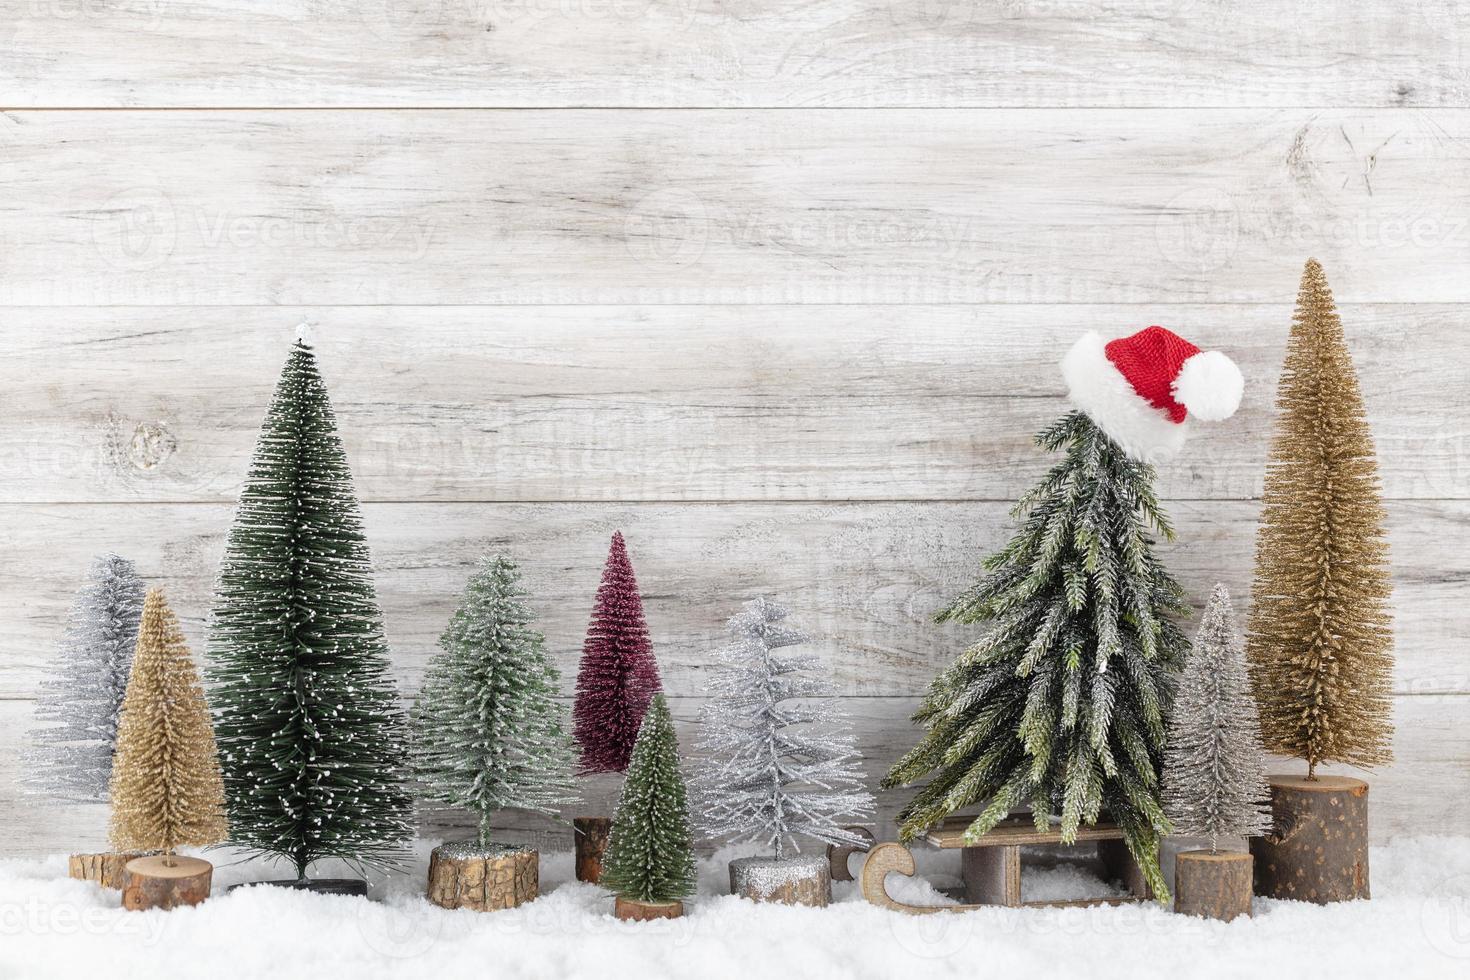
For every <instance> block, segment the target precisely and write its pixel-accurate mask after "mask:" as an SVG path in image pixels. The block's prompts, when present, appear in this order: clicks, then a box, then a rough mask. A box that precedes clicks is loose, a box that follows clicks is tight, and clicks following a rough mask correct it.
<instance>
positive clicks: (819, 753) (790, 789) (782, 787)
mask: <svg viewBox="0 0 1470 980" xmlns="http://www.w3.org/2000/svg"><path fill="white" fill-rule="evenodd" d="M786 615H787V611H786V610H785V609H784V608H782V607H781V606H778V605H776V604H775V603H773V602H771V601H769V600H767V599H764V598H760V599H755V600H753V601H751V602H747V603H746V604H745V607H744V609H743V610H742V611H741V612H740V613H739V614H737V615H735V616H733V617H731V619H730V621H729V629H730V632H731V634H732V635H733V637H734V641H733V642H732V643H731V644H730V645H729V646H727V647H725V648H724V649H723V650H721V651H720V653H719V654H718V656H719V659H720V660H721V662H722V666H721V667H719V668H718V669H717V670H716V671H715V672H714V675H713V677H712V678H711V680H710V683H709V687H708V694H709V698H710V699H709V701H707V702H706V703H705V706H704V710H703V712H702V715H701V719H700V720H701V732H700V740H699V746H700V748H701V749H702V750H703V752H704V754H705V756H706V761H705V762H704V764H703V766H702V767H701V768H700V770H699V772H698V774H697V775H696V776H695V778H694V781H693V784H694V788H695V791H696V793H697V799H698V800H699V804H700V810H701V811H702V815H703V823H704V829H705V831H706V832H708V833H709V834H710V835H712V836H716V837H729V838H731V839H732V840H737V841H739V840H756V841H759V842H761V843H762V844H764V845H765V846H768V847H771V848H773V849H774V852H775V857H776V858H777V859H778V860H779V859H782V858H785V857H786V856H787V852H788V848H789V849H791V850H800V847H799V846H798V845H797V844H796V842H795V838H797V837H807V838H811V839H814V840H817V841H821V842H823V843H831V844H861V843H864V841H863V839H861V838H859V837H857V836H856V835H854V834H852V833H851V832H849V831H846V830H843V829H842V827H841V826H840V823H839V821H841V820H843V819H844V818H846V819H851V818H857V817H863V816H866V815H867V814H870V813H871V812H872V810H873V797H872V794H870V793H869V792H868V791H867V789H865V788H864V786H863V773H862V770H861V769H860V768H859V766H858V752H857V748H856V746H855V744H854V738H853V734H852V731H851V726H850V725H848V724H847V723H846V717H845V716H844V715H843V714H842V713H841V712H839V711H838V710H837V702H836V700H835V698H834V697H833V693H834V692H833V688H832V685H831V683H830V682H828V681H827V680H826V679H825V678H824V677H820V676H813V675H812V673H811V672H812V671H814V670H815V669H816V668H817V667H818V666H819V663H820V661H819V660H818V658H817V657H816V656H814V655H812V654H794V653H786V652H784V651H785V650H786V648H788V647H792V646H795V645H797V644H800V643H805V642H806V641H807V640H808V637H807V635H806V634H805V633H801V632H799V631H797V630H794V629H791V628H790V627H788V626H785V625H783V624H782V620H784V619H785V618H786Z"/></svg>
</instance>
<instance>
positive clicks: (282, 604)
mask: <svg viewBox="0 0 1470 980" xmlns="http://www.w3.org/2000/svg"><path fill="white" fill-rule="evenodd" d="M209 660H210V665H211V667H210V670H209V678H210V680H211V682H212V685H211V689H210V702H211V703H212V704H213V706H214V710H215V737H216V740H217V742H218V744H219V753H220V768H221V769H222V771H223V773H224V780H225V797H226V805H227V808H228V811H229V822H230V838H229V842H230V843H231V844H234V845H236V846H238V847H243V848H246V849H249V850H254V851H260V852H264V853H267V854H274V855H278V856H280V857H283V858H285V859H286V860H288V861H290V862H291V863H292V864H293V865H295V867H296V874H297V877H298V879H301V880H304V879H305V878H306V870H307V867H308V865H310V864H311V863H312V862H313V861H316V860H318V859H320V858H340V859H342V860H345V861H348V862H349V863H353V864H365V865H368V866H376V867H382V866H384V865H392V864H395V863H397V861H398V860H399V859H400V858H401V857H402V856H403V854H404V848H403V845H404V844H405V843H406V841H407V840H408V839H410V838H411V837H412V836H413V827H412V818H413V801H412V800H411V798H410V797H409V794H408V792H407V790H406V789H405V788H404V786H403V783H402V780H403V776H404V771H405V769H406V768H407V744H406V743H407V728H406V719H405V718H404V715H403V712H402V710H401V709H400V708H399V704H398V693H397V690H396V689H395V687H394V684H393V678H392V677H391V676H390V675H389V659H388V644H387V642H386V641H385V640H384V638H383V626H382V616H381V614H380V613H379V611H378V602H377V596H376V593H375V591H374V589H373V576H372V562H371V559H370V556H369V555H368V548H367V542H366V540H365V539H364V537H363V531H362V517H361V514H360V513H359V511H358V505H357V498H356V495H355V494H354V492H353V489H352V473H351V471H350V470H349V469H348V467H347V455H346V453H344V452H343V450H342V441H341V439H340V438H338V436H337V422H336V417H335V415H334V414H333V412H332V406H331V403H330V401H329V400H328V398H327V389H326V386H325V385H324V384H323V383H322V378H321V375H320V374H319V373H318V372H317V367H316V358H315V356H314V355H313V354H312V351H311V348H310V347H309V346H308V345H307V342H306V340H305V338H304V337H303V338H301V339H298V341H297V342H296V344H295V345H294V346H293V347H292V349H291V354H290V356H289V357H288V358H287V361H286V366H285V368H284V369H283V370H282V372H281V379H280V382H279V383H278V384H277V386H276V392H275V397H274V398H273V399H272V401H271V405H270V409H269V410H268V412H267V414H266V418H265V422H264V424H263V425H262V426H261V432H260V438H259V440H258V441H257V442H256V445H255V457H254V459H253V460H252V462H251V465H250V473H249V475H248V476H247V477H246V480H245V486H244V488H243V489H242V490H241V491H240V505H239V508H238V510H237V511H236V513H235V523H234V525H233V526H232V527H231V528H230V534H229V537H228V539H227V540H226V543H225V556H224V561H223V562H222V564H221V565H220V574H219V582H218V586H217V590H216V594H215V602H214V608H213V610H212V612H211V617H210V628H209Z"/></svg>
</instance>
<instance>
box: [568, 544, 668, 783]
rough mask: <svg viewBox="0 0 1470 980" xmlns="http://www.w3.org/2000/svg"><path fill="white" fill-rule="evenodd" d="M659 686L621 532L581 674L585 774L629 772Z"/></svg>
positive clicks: (578, 712)
mask: <svg viewBox="0 0 1470 980" xmlns="http://www.w3.org/2000/svg"><path fill="white" fill-rule="evenodd" d="M659 687H660V685H659V677H658V664H657V663H656V662H655V661H654V659H653V644H652V643H650V642H649V639H648V624H647V623H646V622H644V619H643V599H642V597H641V596H640V595H639V594H638V581H637V579H635V578H634V577H633V565H632V563H631V562H629V561H628V552H627V549H626V547H624V545H623V535H622V532H616V533H614V534H613V538H612V548H611V550H609V552H608V555H607V565H606V566H605V567H604V568H603V570H602V584H601V585H599V586H598V587H597V604H596V606H595V607H594V608H593V610H592V624H591V625H590V626H589V627H588V629H587V639H586V641H585V642H584V643H583V645H582V666H581V669H580V670H579V671H578V673H577V702H576V707H575V709H574V716H575V719H576V737H577V742H578V744H579V745H580V746H581V747H582V771H583V772H587V773H594V772H622V771H623V770H625V769H627V768H628V759H629V757H630V756H631V755H632V752H633V743H634V742H635V741H637V739H638V729H639V726H640V725H641V724H642V723H643V713H644V711H646V710H648V702H649V700H650V699H651V698H652V697H653V696H654V695H655V694H657V693H658V691H659Z"/></svg>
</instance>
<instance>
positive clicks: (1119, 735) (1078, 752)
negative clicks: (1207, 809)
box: [884, 411, 1189, 899]
mask: <svg viewBox="0 0 1470 980" xmlns="http://www.w3.org/2000/svg"><path fill="white" fill-rule="evenodd" d="M1037 443H1038V444H1039V445H1040V446H1041V448H1042V449H1045V450H1046V451H1048V452H1062V453H1063V454H1064V455H1063V457H1062V459H1061V461H1060V462H1059V463H1057V464H1056V466H1054V467H1053V468H1052V470H1051V471H1050V472H1049V473H1048V474H1047V475H1046V476H1045V477H1044V478H1043V479H1042V481H1041V483H1040V484H1039V485H1038V486H1036V487H1035V488H1034V489H1032V490H1031V491H1030V492H1029V493H1027V494H1026V495H1025V496H1023V497H1022V498H1021V500H1020V501H1019V502H1018V503H1017V504H1016V507H1015V509H1014V510H1013V511H1012V513H1013V515H1015V516H1016V517H1018V518H1021V519H1022V523H1021V528H1020V530H1019V531H1018V532H1017V534H1016V536H1015V537H1014V538H1012V539H1011V541H1010V543H1009V544H1008V545H1006V547H1004V548H1003V549H1001V550H1000V551H999V552H998V553H996V554H994V555H992V556H991V557H990V558H988V559H987V560H986V562H985V566H984V567H985V574H984V575H983V576H982V577H981V578H980V580H979V581H978V582H976V583H975V584H974V585H973V586H971V587H970V589H969V590H968V591H966V592H965V593H963V594H962V595H960V596H959V598H957V599H956V600H955V601H954V602H953V603H952V604H951V605H950V606H949V607H948V608H947V609H945V610H944V611H943V612H941V613H940V614H939V620H940V622H945V621H954V622H959V623H966V624H971V623H987V624H989V627H990V629H989V632H988V633H986V635H985V636H984V637H983V638H982V639H981V640H980V641H979V642H978V643H976V644H975V645H974V646H972V647H970V648H969V649H968V650H966V651H965V652H964V653H963V654H961V655H960V657H959V658H958V659H957V660H955V662H954V663H953V664H951V665H950V666H949V667H948V668H947V669H945V670H944V672H943V673H941V674H940V675H939V676H938V677H937V678H936V679H935V681H934V684H933V686H932V687H931V688H930V692H929V695H928V697H927V699H926V700H925V701H924V703H923V705H922V706H921V707H920V708H919V711H918V712H917V713H916V714H915V716H914V720H915V721H917V722H921V723H923V724H925V725H927V726H928V729H929V730H928V733H927V734H926V735H925V736H924V738H923V739H922V740H921V741H920V742H919V744H918V745H917V746H916V747H915V748H914V749H913V750H911V751H910V752H909V753H908V754H907V755H905V756H904V757H903V758H902V759H900V760H899V761H898V763H897V764H896V765H894V767H893V769H892V771H891V772H889V774H888V776H887V778H886V779H885V780H884V785H885V786H899V785H905V784H909V783H913V782H916V781H918V780H920V779H923V778H925V777H928V778H929V782H928V785H926V786H925V787H924V788H923V789H921V790H919V792H918V794H917V795H916V796H915V797H914V799H913V801H912V802H910V803H909V805H908V806H906V807H905V808H904V809H903V811H902V813H901V814H900V818H901V820H902V826H901V827H900V834H901V836H902V837H903V839H905V840H909V839H912V838H913V837H915V836H916V835H917V834H920V833H922V832H923V831H924V830H925V829H926V828H928V827H929V826H930V825H932V824H934V823H936V822H938V821H939V820H941V819H943V818H944V817H946V816H948V815H949V814H951V813H955V812H957V811H959V810H961V809H963V808H965V807H968V806H972V805H975V804H976V803H980V804H982V805H983V807H984V808H983V809H982V810H981V812H980V815H979V816H978V817H976V818H975V820H974V822H973V823H971V824H970V827H969V829H968V830H967V831H966V833H967V835H968V836H969V838H970V839H978V838H979V837H981V836H983V835H984V834H985V833H987V832H988V831H989V830H991V828H993V827H994V826H995V825H996V824H997V823H999V822H1000V821H1001V820H1003V819H1004V818H1005V817H1006V816H1007V815H1008V814H1009V813H1010V812H1011V811H1012V809H1015V808H1019V807H1022V806H1025V805H1027V804H1029V805H1030V807H1031V813H1032V816H1033V817H1034V819H1035V822H1036V826H1037V827H1038V829H1044V828H1045V827H1046V826H1047V825H1048V822H1049V817H1050V816H1051V815H1052V814H1059V815H1060V817H1061V833H1062V841H1063V842H1064V843H1071V842H1072V841H1073V840H1075V839H1076V835H1077V829H1078V827H1080V826H1082V825H1083V824H1092V823H1095V822H1096V821H1097V820H1098V819H1099V817H1100V815H1101V814H1102V811H1103V810H1104V809H1106V810H1107V813H1108V815H1109V816H1110V817H1111V818H1112V820H1114V821H1115V822H1116V823H1117V824H1118V826H1119V828H1120V829H1121V830H1122V831H1123V834H1124V837H1125V839H1126V840H1127V843H1128V847H1129V850H1131V851H1132V852H1133V855H1134V857H1135V858H1136V859H1137V861H1138V863H1139V866H1140V867H1141V868H1142V869H1143V872H1144V874H1145V876H1146V877H1147V878H1148V881H1149V884H1150V885H1151V886H1152V888H1153V890H1154V893H1155V894H1156V895H1158V896H1160V898H1161V899H1163V898H1164V897H1166V896H1167V895H1168V887H1167V886H1166V884H1165V882H1164V879H1163V874H1162V872H1161V870H1160V868H1159V843H1160V837H1161V835H1163V834H1164V833H1167V831H1168V828H1169V823H1168V821H1167V820H1166V819H1165V817H1164V813H1163V810H1162V808H1161V806H1160V788H1159V770H1160V766H1161V763H1162V758H1163V749H1164V736H1165V730H1164V717H1165V712H1166V710H1167V707H1168V699H1169V694H1170V684H1169V680H1170V678H1169V675H1170V673H1171V672H1172V671H1173V670H1175V669H1176V668H1177V667H1178V665H1179V663H1180V660H1181V659H1182V657H1183V654H1184V653H1185V651H1187V650H1188V648H1189V641H1188V640H1187V639H1186V638H1185V637H1184V635H1183V633H1181V632H1180V630H1179V628H1178V626H1176V625H1175V623H1174V622H1173V621H1172V619H1171V618H1170V617H1173V616H1182V615H1184V614H1185V613H1187V612H1188V607H1187V605H1186V604H1185V602H1184V592H1183V590H1182V589H1181V588H1180V586H1179V584H1178V583H1177V582H1176V581H1175V580H1174V579H1173V578H1172V577H1170V575H1169V574H1168V572H1167V571H1166V570H1165V569H1164V566H1163V564H1162V563H1161V562H1160V561H1159V560H1158V558H1157V557H1155V555H1154V552H1153V545H1154V542H1153V538H1152V535H1151V532H1152V531H1157V532H1158V533H1160V534H1162V535H1164V536H1165V537H1172V536H1173V532H1172V530H1171V529H1170V526H1169V523H1168V521H1167V520H1166V518H1165V516H1164V514H1163V512H1162V510H1161V509H1160V507H1159V503H1158V500H1157V498H1156V497H1155V495H1154V489H1153V483H1154V468H1153V466H1152V465H1150V464H1149V463H1147V462H1144V461H1142V460H1139V459H1136V458H1134V457H1132V456H1130V455H1129V454H1128V453H1126V452H1125V451H1124V450H1123V448H1122V447H1121V446H1120V445H1119V444H1118V443H1117V442H1115V441H1114V440H1113V439H1112V438H1110V437H1109V436H1108V434H1107V433H1105V432H1104V431H1103V430H1102V429H1101V428H1100V427H1099V426H1098V425H1097V424H1096V423H1095V422H1094V421H1093V420H1092V419H1091V418H1090V417H1089V416H1088V415H1087V414H1086V413H1084V412H1081V411H1073V412H1070V413H1068V414H1067V415H1065V416H1063V417H1062V418H1061V419H1059V420H1058V421H1057V422H1055V423H1053V424H1052V425H1051V426H1050V427H1049V428H1047V429H1046V430H1044V431H1043V432H1042V433H1041V434H1040V435H1039V436H1037Z"/></svg>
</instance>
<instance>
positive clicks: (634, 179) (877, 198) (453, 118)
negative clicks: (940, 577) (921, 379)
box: [0, 109, 1470, 306]
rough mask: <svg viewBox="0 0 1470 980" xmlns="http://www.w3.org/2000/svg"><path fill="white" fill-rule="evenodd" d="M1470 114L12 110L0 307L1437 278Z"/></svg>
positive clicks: (649, 297)
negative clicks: (1308, 265)
mask: <svg viewBox="0 0 1470 980" xmlns="http://www.w3.org/2000/svg"><path fill="white" fill-rule="evenodd" d="M1467 136H1470V110H1456V109H1444V110H1339V109H1322V110H1302V109H1292V110H1263V109H1249V110H1246V109H1240V110H1235V109H1221V110H1211V111H1199V110H1180V109H1151V110H1116V111H1113V110H1109V111H1105V112H1103V111H1088V110H1059V111H1035V110H1006V109H995V110H931V111H925V110H886V109H874V110H866V111H863V112H859V113H855V112H846V111H841V110H768V111H762V112H729V111H715V110H710V111H647V112H645V111H592V110H585V111H584V110H567V111H534V110H532V111H499V112H496V111H489V112H452V111H420V112H374V111H346V110H344V111H334V112H289V111H253V112H252V111H241V112H225V113H221V112H209V111H178V112H130V111H112V112H105V111H104V112H20V113H10V114H8V115H7V116H5V117H3V124H0V147H3V153H4V163H5V165H4V167H3V168H0V201H3V202H4V203H3V205H0V207H3V211H0V216H3V218H4V235H5V238H4V248H3V250H0V303H5V304H15V305H38V304H39V305H52V304H55V305H66V306H87V305H97V304H120V305H148V306H154V305H168V304H199V305H219V304H228V305H238V304H247V305H253V304H267V305H275V304H354V305H356V304H365V303H368V304H371V303H387V304H396V305H404V304H414V303H433V304H451V305H453V304H504V303H537V304H539V303H579V304H580V303H775V302H790V303H820V302H838V303H916V302H944V303H950V302H996V303H1089V302H1107V303H1164V302H1194V301H1202V302H1272V303H1278V302H1283V301H1286V302H1290V300H1291V299H1292V298H1293V297H1294V294H1295V289H1296V285H1297V281H1298V278H1299V275H1300V271H1301V265H1302V261H1303V260H1304V258H1305V257H1306V256H1308V255H1313V254H1314V255H1316V257H1317V258H1319V259H1320V260H1322V262H1323V263H1324V264H1325V265H1326V267H1327V269H1328V273H1329V275H1330V277H1331V279H1332V284H1333V286H1334V288H1335V291H1336V295H1337V298H1338V300H1339V301H1341V302H1416V303H1424V302H1465V301H1467V300H1470V277H1466V276H1461V275H1447V274H1445V272H1444V270H1445V269H1447V268H1457V267H1459V266H1461V265H1463V263H1464V261H1465V258H1466V256H1467V254H1470V179H1467V177H1470V138H1467Z"/></svg>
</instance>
